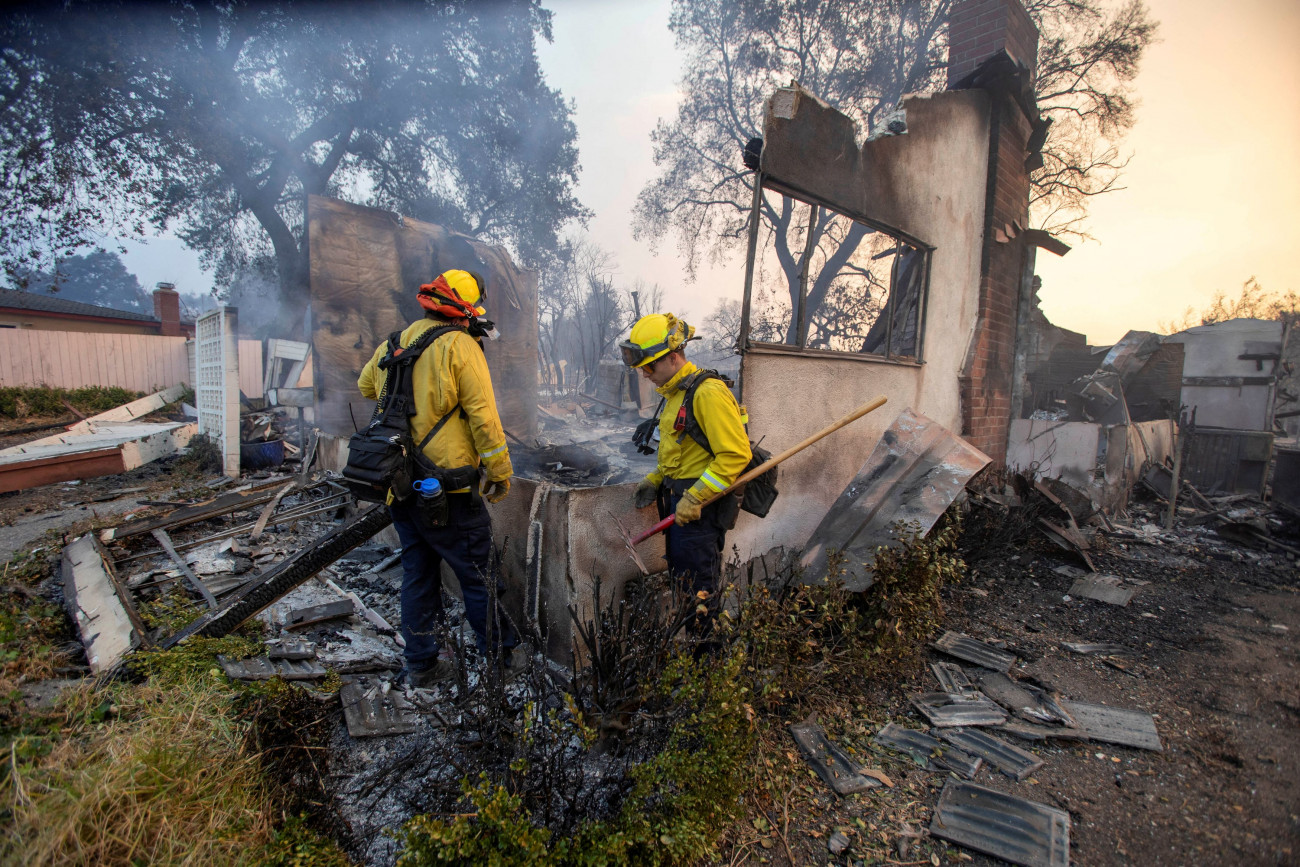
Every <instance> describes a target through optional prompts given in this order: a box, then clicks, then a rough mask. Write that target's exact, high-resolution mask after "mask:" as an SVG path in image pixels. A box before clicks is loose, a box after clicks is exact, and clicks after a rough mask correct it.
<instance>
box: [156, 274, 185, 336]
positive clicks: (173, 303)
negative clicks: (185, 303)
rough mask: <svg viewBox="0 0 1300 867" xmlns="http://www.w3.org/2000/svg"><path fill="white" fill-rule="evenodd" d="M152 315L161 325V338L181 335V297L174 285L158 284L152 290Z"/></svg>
mask: <svg viewBox="0 0 1300 867" xmlns="http://www.w3.org/2000/svg"><path fill="white" fill-rule="evenodd" d="M153 315H154V318H155V319H157V320H158V321H159V322H161V323H162V330H161V331H160V332H159V333H160V334H162V336H163V337H180V335H181V296H180V293H179V292H177V291H176V284H174V283H159V284H158V288H157V289H155V290H153Z"/></svg>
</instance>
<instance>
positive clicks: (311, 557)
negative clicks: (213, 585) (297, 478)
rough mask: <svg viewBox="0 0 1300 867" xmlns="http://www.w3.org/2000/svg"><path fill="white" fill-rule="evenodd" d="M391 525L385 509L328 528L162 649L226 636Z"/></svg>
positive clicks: (363, 513)
mask: <svg viewBox="0 0 1300 867" xmlns="http://www.w3.org/2000/svg"><path fill="white" fill-rule="evenodd" d="M392 522H393V519H392V516H391V515H390V514H389V512H388V509H387V508H386V507H384V506H373V507H371V508H370V509H368V510H366V511H364V512H361V513H360V514H358V515H357V516H356V517H355V518H353V519H352V520H350V521H348V522H347V523H346V524H344V525H343V526H342V527H339V528H336V529H335V528H331V529H330V530H328V531H327V532H326V533H325V534H324V535H323V536H321V537H320V538H319V539H317V540H316V541H314V542H312V543H311V544H309V545H307V546H306V547H305V548H303V549H301V550H299V551H298V552H297V553H296V554H294V555H293V556H292V557H290V558H289V559H287V560H284V561H282V562H280V563H277V564H276V565H275V566H273V567H272V568H271V569H269V570H267V571H266V572H264V573H263V574H261V575H260V576H258V577H257V578H255V579H253V580H252V581H251V582H249V583H248V584H247V585H246V586H245V587H244V589H242V590H240V591H239V592H238V593H236V594H235V595H234V596H232V597H231V598H230V599H229V600H227V601H226V602H225V603H223V604H222V606H221V608H219V609H218V610H216V611H211V612H208V613H206V614H204V615H203V616H202V617H200V618H198V619H197V620H195V621H194V622H193V623H191V624H190V625H189V626H186V627H185V628H184V629H182V630H181V631H180V632H178V633H176V634H175V635H173V636H171V637H170V638H168V639H166V640H165V641H163V642H161V645H160V646H161V647H162V648H163V649H167V648H169V647H175V646H176V645H177V644H179V643H180V642H182V641H184V640H185V639H186V638H189V637H190V636H191V635H203V636H206V637H208V638H220V637H221V636H223V635H227V634H229V633H230V632H231V631H233V630H234V629H235V628H236V627H238V626H239V625H240V624H241V623H243V622H244V621H245V620H247V619H248V618H250V617H252V616H253V615H255V614H257V613H258V612H259V611H261V610H263V609H264V608H266V607H267V606H269V605H271V604H272V603H273V602H275V600H277V599H279V598H280V597H281V596H283V595H285V594H286V593H288V592H289V591H290V590H292V589H293V588H295V587H297V586H298V585H299V584H302V583H303V582H305V581H306V580H307V579H309V578H311V577H312V576H313V575H315V574H316V573H317V572H319V571H320V570H322V569H324V568H325V567H326V566H328V565H330V564H331V563H333V562H334V561H336V560H338V559H339V558H340V557H342V556H343V555H344V554H347V553H348V552H349V551H351V550H352V549H353V548H356V547H358V546H359V545H363V544H365V543H366V542H367V541H369V540H370V538H371V537H373V536H374V535H375V534H376V533H378V532H379V531H380V530H382V529H384V528H385V527H387V526H388V525H389V524H391V523H392Z"/></svg>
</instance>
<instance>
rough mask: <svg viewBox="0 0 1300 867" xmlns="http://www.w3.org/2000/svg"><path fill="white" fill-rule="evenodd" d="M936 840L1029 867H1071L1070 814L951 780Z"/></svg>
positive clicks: (936, 822) (935, 826)
mask: <svg viewBox="0 0 1300 867" xmlns="http://www.w3.org/2000/svg"><path fill="white" fill-rule="evenodd" d="M930 834H931V835H932V836H935V837H940V838H942V839H944V840H950V841H952V842H953V843H956V844H957V845H959V846H965V847H967V848H969V849H974V850H975V851H976V852H983V853H984V854H986V855H992V856H993V857H995V858H1001V859H1002V860H1004V861H1010V862H1011V863H1012V864H1021V865H1025V867H1069V864H1070V814H1069V813H1066V812H1065V811H1063V810H1058V809H1056V808H1055V807H1048V806H1047V805H1045V804H1038V803H1035V802H1033V801H1027V800H1025V799H1024V798H1017V797H1015V796H1014V795H1004V794H1003V793H1001V792H999V791H997V790H995V789H988V788H985V787H984V786H977V785H975V784H973V783H965V782H962V781H960V780H949V781H948V784H947V785H946V786H944V788H943V794H942V795H940V796H939V805H938V806H937V807H935V810H934V818H933V819H932V820H931V821H930Z"/></svg>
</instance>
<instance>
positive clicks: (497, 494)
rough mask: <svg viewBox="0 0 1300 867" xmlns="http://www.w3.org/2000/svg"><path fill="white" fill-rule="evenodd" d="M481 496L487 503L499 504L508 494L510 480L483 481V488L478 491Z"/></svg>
mask: <svg viewBox="0 0 1300 867" xmlns="http://www.w3.org/2000/svg"><path fill="white" fill-rule="evenodd" d="M479 490H480V492H481V493H482V494H483V499H485V500H487V501H488V502H489V503H499V502H501V501H502V500H504V499H505V498H506V494H508V493H510V479H508V478H505V479H497V480H496V481H493V480H492V479H484V480H483V487H482V488H480V489H479Z"/></svg>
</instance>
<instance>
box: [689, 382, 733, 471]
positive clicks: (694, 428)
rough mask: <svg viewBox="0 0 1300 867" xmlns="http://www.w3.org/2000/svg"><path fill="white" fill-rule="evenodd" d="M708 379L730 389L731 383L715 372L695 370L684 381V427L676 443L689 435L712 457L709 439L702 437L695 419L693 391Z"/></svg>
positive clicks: (700, 429)
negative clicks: (717, 381)
mask: <svg viewBox="0 0 1300 867" xmlns="http://www.w3.org/2000/svg"><path fill="white" fill-rule="evenodd" d="M710 379H716V380H719V381H721V382H722V383H723V384H724V385H726V386H727V387H728V388H730V387H731V381H730V380H728V379H727V378H726V377H725V376H723V375H722V374H720V373H718V372H717V371H716V370H697V371H695V372H694V373H692V374H691V375H690V376H689V377H688V378H687V379H686V382H685V383H684V386H683V387H684V388H685V389H686V395H685V397H683V398H682V408H683V409H684V410H685V411H686V427H685V429H683V430H682V432H681V433H680V434H678V435H677V442H678V443H680V442H681V441H682V440H683V439H684V438H685V437H686V436H688V435H689V436H690V438H691V439H693V440H695V442H696V443H697V444H698V445H699V446H700V448H702V449H704V450H705V451H706V452H708V453H709V454H710V455H713V454H714V452H713V447H712V446H710V445H709V438H708V437H706V436H705V435H704V428H702V427H700V423H699V422H698V421H696V419H695V391H696V389H698V388H699V387H700V385H702V384H703V383H704V382H705V381H707V380H710Z"/></svg>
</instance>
